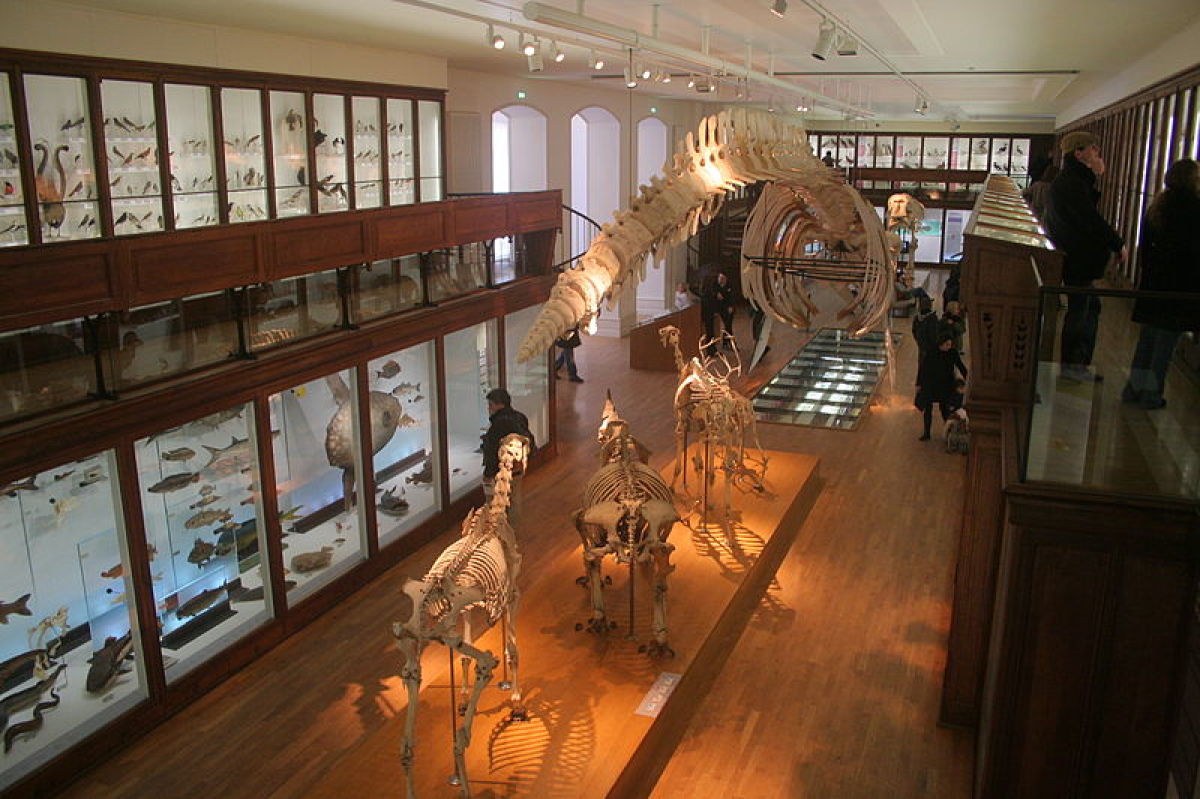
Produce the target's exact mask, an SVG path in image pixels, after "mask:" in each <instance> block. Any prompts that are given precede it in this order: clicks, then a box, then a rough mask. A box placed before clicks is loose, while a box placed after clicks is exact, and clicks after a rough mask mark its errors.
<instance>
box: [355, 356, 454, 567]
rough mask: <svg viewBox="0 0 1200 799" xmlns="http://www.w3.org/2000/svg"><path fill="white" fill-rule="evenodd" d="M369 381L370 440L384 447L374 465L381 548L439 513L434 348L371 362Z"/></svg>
mask: <svg viewBox="0 0 1200 799" xmlns="http://www.w3.org/2000/svg"><path fill="white" fill-rule="evenodd" d="M367 376H368V378H369V380H370V382H371V391H370V398H371V434H372V436H371V437H372V439H373V443H379V442H382V443H380V444H379V446H376V447H375V454H374V458H373V460H372V463H373V467H374V469H375V491H376V497H375V519H376V527H377V529H378V531H379V545H380V546H381V547H383V546H387V545H388V544H390V543H392V542H393V541H396V540H397V539H399V538H400V537H402V536H403V535H404V534H405V533H407V532H408V531H409V530H412V529H413V528H414V527H416V526H417V525H418V524H420V523H421V522H423V521H425V520H426V519H428V518H430V517H431V516H433V515H434V514H435V513H437V512H438V511H439V510H441V495H442V492H441V473H442V470H441V468H440V463H439V459H438V457H437V447H436V446H435V441H434V438H433V434H434V431H435V430H437V429H438V419H437V372H436V368H435V355H434V344H433V342H432V341H427V342H424V343H422V344H418V345H416V346H413V347H409V348H407V349H404V350H400V351H399V352H393V353H390V354H388V355H382V356H380V357H378V358H375V359H373V360H372V361H370V362H369V363H368V364H367ZM477 446H478V445H477ZM456 468H461V466H460V467H456ZM454 476H455V477H456V476H457V474H455V475H454ZM476 478H478V473H476ZM452 479H453V477H452Z"/></svg>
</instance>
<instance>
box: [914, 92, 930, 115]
mask: <svg viewBox="0 0 1200 799" xmlns="http://www.w3.org/2000/svg"><path fill="white" fill-rule="evenodd" d="M913 111H915V112H916V113H918V114H920V115H921V116H924V115H925V114H927V113H929V100H927V99H925V97H923V96H922V95H919V94H918V95H917V104H916V105H915V106H913Z"/></svg>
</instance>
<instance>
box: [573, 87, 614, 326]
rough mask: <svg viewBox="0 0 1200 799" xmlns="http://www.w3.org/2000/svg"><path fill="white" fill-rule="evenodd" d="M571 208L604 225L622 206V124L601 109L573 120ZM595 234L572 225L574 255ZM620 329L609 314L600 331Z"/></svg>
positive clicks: (597, 108) (586, 110) (579, 114)
mask: <svg viewBox="0 0 1200 799" xmlns="http://www.w3.org/2000/svg"><path fill="white" fill-rule="evenodd" d="M570 205H571V207H572V208H574V209H575V210H576V211H579V212H580V213H582V214H586V215H587V216H589V217H590V218H592V219H594V220H595V221H596V222H597V223H599V224H601V225H603V224H604V223H605V222H607V221H608V220H610V219H611V218H612V215H613V212H614V211H616V210H617V209H618V208H619V207H620V206H621V123H620V121H619V120H618V119H617V118H616V117H615V116H613V114H612V112H610V111H608V110H606V109H604V108H600V107H599V106H592V107H589V108H585V109H583V110H582V111H580V112H579V113H577V114H575V115H574V116H573V117H571V200H570ZM592 234H593V231H592V230H590V229H589V228H587V227H585V226H583V225H572V229H571V233H570V236H571V239H570V243H571V252H572V253H580V252H583V251H584V250H586V249H587V246H588V243H589V242H590V241H591V237H592ZM618 316H620V314H618ZM619 328H620V325H619V324H617V323H616V320H615V319H613V318H612V315H611V314H606V315H605V316H602V317H601V320H600V324H599V328H598V331H597V332H598V333H600V334H601V335H620V329H619Z"/></svg>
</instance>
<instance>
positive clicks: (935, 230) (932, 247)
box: [917, 207, 944, 264]
mask: <svg viewBox="0 0 1200 799" xmlns="http://www.w3.org/2000/svg"><path fill="white" fill-rule="evenodd" d="M943 213H944V212H943V210H942V209H941V208H928V207H927V208H926V209H925V218H924V219H923V220H921V225H920V227H918V228H917V260H918V261H920V262H922V263H929V264H938V263H941V262H942V214H943Z"/></svg>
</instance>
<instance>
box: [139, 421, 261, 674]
mask: <svg viewBox="0 0 1200 799" xmlns="http://www.w3.org/2000/svg"><path fill="white" fill-rule="evenodd" d="M134 452H135V455H136V457H137V469H138V483H139V486H140V491H141V499H142V515H143V518H144V520H145V525H146V545H147V547H149V549H150V552H151V554H152V555H153V556H154V558H155V560H154V561H153V562H152V563H151V577H152V578H153V579H152V581H151V585H152V586H153V587H154V603H155V608H156V609H157V611H158V623H159V635H160V640H161V641H162V648H163V665H164V666H165V667H166V675H167V682H168V683H171V682H174V681H175V680H178V679H179V678H180V677H182V676H183V675H185V674H187V673H188V672H190V671H192V670H193V669H195V668H196V667H198V666H200V665H201V664H202V663H204V661H206V660H209V659H210V658H212V657H213V656H214V655H216V654H217V653H218V652H220V651H221V650H222V649H225V648H227V647H228V646H229V645H230V644H232V643H233V642H234V641H235V640H237V639H238V638H241V637H243V636H245V635H247V634H248V633H250V632H251V631H253V630H254V629H255V628H256V627H259V626H261V625H262V624H264V623H265V622H266V620H267V618H268V616H269V612H268V607H267V601H266V598H265V597H264V596H263V595H262V592H259V591H256V590H255V588H256V587H257V586H261V585H262V584H263V583H264V582H265V578H266V575H265V571H264V566H263V565H262V562H261V560H262V559H261V558H260V557H259V553H260V552H263V551H265V550H264V548H263V542H262V540H261V539H262V532H261V528H262V525H260V524H259V523H258V508H257V497H258V460H257V454H256V451H255V446H254V424H253V411H252V409H251V406H249V405H239V406H236V407H233V408H229V409H227V410H223V411H218V412H217V413H214V414H211V415H209V416H206V417H203V418H201V419H196V420H195V421H192V422H189V423H187V424H184V425H182V426H180V427H176V428H172V429H170V430H163V431H161V432H159V433H157V434H155V435H151V436H148V437H146V438H143V439H140V440H139V441H137V442H135V444H134Z"/></svg>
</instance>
